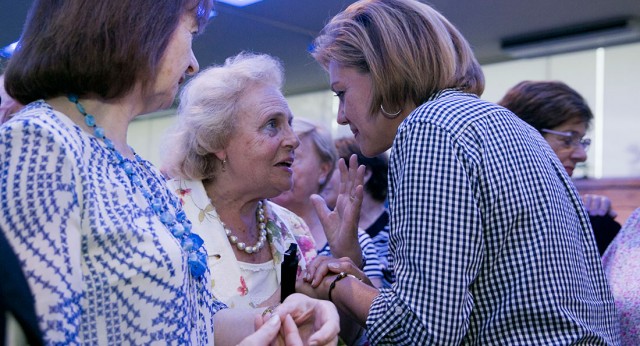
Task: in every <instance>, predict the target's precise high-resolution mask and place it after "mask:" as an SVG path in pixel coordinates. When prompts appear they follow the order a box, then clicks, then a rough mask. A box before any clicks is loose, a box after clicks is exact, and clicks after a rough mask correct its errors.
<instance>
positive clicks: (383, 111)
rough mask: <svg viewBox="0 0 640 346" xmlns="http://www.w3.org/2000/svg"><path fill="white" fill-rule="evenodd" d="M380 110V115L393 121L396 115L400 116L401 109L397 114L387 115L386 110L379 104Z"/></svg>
mask: <svg viewBox="0 0 640 346" xmlns="http://www.w3.org/2000/svg"><path fill="white" fill-rule="evenodd" d="M380 110H381V111H382V114H383V115H384V116H385V117H386V118H389V119H393V118H395V117H397V116H398V115H400V113H401V112H402V108H400V109H399V110H398V111H397V112H395V113H389V112H387V111H386V110H384V107H383V106H382V104H380Z"/></svg>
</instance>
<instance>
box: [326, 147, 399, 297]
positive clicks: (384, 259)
mask: <svg viewBox="0 0 640 346" xmlns="http://www.w3.org/2000/svg"><path fill="white" fill-rule="evenodd" d="M334 142H335V146H336V150H337V151H338V157H339V158H342V159H344V160H345V162H349V158H350V157H351V155H356V156H357V158H358V164H359V165H363V166H364V167H365V175H364V196H363V200H362V209H361V211H360V221H359V222H358V227H360V228H361V229H363V230H364V231H365V232H366V233H367V234H368V235H369V236H370V237H371V240H372V241H373V244H374V245H375V246H376V249H377V251H378V258H379V259H380V264H381V265H382V274H383V281H382V285H383V286H384V287H390V286H391V284H392V283H393V281H394V279H393V272H392V270H391V268H390V266H389V260H388V255H389V210H388V209H387V207H386V202H387V184H388V181H387V178H388V174H387V170H388V169H389V159H388V158H387V154H386V153H382V154H379V155H376V156H373V157H366V156H364V155H362V152H360V148H359V147H358V143H357V142H356V140H355V138H354V137H342V138H338V139H336V140H335V141H334ZM339 183H340V172H339V171H338V170H334V171H333V174H332V176H331V179H330V180H329V183H328V184H327V185H326V186H325V187H324V189H323V190H322V192H321V196H322V197H323V198H324V199H325V200H326V201H327V204H328V205H329V207H330V208H333V205H335V202H336V200H337V195H338V192H339V191H338V188H339Z"/></svg>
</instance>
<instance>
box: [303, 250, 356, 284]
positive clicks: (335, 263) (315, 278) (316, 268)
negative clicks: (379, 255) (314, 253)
mask: <svg viewBox="0 0 640 346" xmlns="http://www.w3.org/2000/svg"><path fill="white" fill-rule="evenodd" d="M319 257H324V258H322V259H320V260H318V261H317V262H316V259H318V258H319ZM316 259H314V261H313V262H312V265H311V266H310V268H309V269H312V272H311V271H309V272H307V275H306V276H305V280H306V281H308V282H311V286H312V287H314V288H316V287H318V286H319V285H320V284H321V283H322V281H323V280H324V278H325V277H326V276H327V275H331V274H338V273H340V272H345V273H347V274H353V275H355V276H357V277H359V278H362V277H363V276H364V273H363V272H362V271H360V269H359V268H358V266H356V265H355V263H353V261H352V260H351V259H350V258H348V257H342V258H333V257H328V256H318V257H316Z"/></svg>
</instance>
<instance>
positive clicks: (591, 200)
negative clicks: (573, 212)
mask: <svg viewBox="0 0 640 346" xmlns="http://www.w3.org/2000/svg"><path fill="white" fill-rule="evenodd" d="M582 200H583V202H584V207H585V209H587V212H588V213H589V215H591V216H604V215H607V214H609V215H611V216H612V217H615V215H617V213H616V212H614V211H612V210H611V200H610V199H609V198H608V197H606V196H602V195H593V194H585V195H584V196H583V198H582Z"/></svg>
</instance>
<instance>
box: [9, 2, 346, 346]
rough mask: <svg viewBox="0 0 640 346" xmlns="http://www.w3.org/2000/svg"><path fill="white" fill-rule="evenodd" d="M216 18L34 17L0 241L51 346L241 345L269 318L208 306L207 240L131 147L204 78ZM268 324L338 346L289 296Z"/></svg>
mask: <svg viewBox="0 0 640 346" xmlns="http://www.w3.org/2000/svg"><path fill="white" fill-rule="evenodd" d="M211 9H212V3H211V1H209V0H178V1H173V0H162V1H157V0H153V1H151V0H142V1H141V0H135V1H134V0H122V1H118V2H104V1H95V0H93V1H86V0H65V1H53V0H39V1H35V2H34V3H33V5H32V7H31V9H30V12H29V15H28V17H27V21H26V23H25V26H24V31H23V33H22V35H21V38H20V44H19V45H18V47H17V49H16V50H15V52H14V54H13V57H12V58H11V59H10V61H9V64H8V66H7V69H6V71H5V78H6V79H5V86H6V90H7V93H8V94H9V95H10V96H11V97H13V98H14V99H16V100H17V101H18V102H20V103H21V104H25V105H26V106H25V109H24V110H23V111H21V112H19V113H18V114H17V115H16V117H15V118H14V119H12V120H11V121H9V122H7V123H5V124H4V125H3V126H0V166H2V170H0V181H3V182H7V184H6V185H4V184H3V186H2V189H0V228H1V229H2V232H3V234H4V235H5V237H6V238H7V241H8V243H9V245H10V246H11V248H12V249H13V250H14V252H15V253H16V254H17V255H18V260H19V263H20V264H21V266H22V272H23V274H24V275H25V277H26V279H27V282H28V285H29V287H30V289H31V290H32V292H33V297H34V300H35V311H36V314H37V319H38V323H39V327H40V329H41V331H42V336H43V339H44V343H45V344H60V345H67V344H72V345H77V344H97V345H107V344H109V345H111V344H132V345H140V344H184V345H205V344H213V343H214V339H215V343H216V344H218V345H226V344H237V343H238V342H240V341H241V340H242V339H243V338H244V337H245V336H247V335H249V334H251V333H252V332H253V331H254V329H255V328H256V327H258V326H260V325H261V322H263V320H264V318H268V316H261V314H262V312H263V310H265V309H245V310H243V311H235V309H227V308H226V306H225V305H224V304H223V303H222V302H219V301H216V300H214V299H212V295H211V291H210V286H211V284H210V276H209V275H210V272H209V269H208V268H207V263H206V253H205V251H204V248H203V247H202V239H201V238H200V237H198V236H197V235H196V234H194V233H191V232H190V229H191V223H190V222H189V220H188V219H187V218H186V215H185V214H184V211H183V210H182V208H181V206H180V202H179V200H178V198H176V197H175V196H174V195H173V194H172V193H171V191H170V190H169V189H168V188H167V187H166V185H165V183H166V182H165V180H164V178H163V177H162V176H161V174H160V172H159V171H158V170H157V169H156V168H155V167H153V165H151V164H150V163H149V162H148V161H146V160H144V159H142V158H141V157H139V156H138V155H136V154H135V152H134V151H133V149H132V148H131V147H130V146H129V145H128V144H127V130H128V127H129V124H130V123H131V121H133V120H134V119H135V118H136V117H137V116H138V115H141V114H146V113H149V112H153V111H156V110H159V109H163V108H167V107H170V106H171V105H172V104H173V101H174V98H175V95H176V93H177V90H178V88H179V87H180V84H181V83H182V82H183V81H184V80H185V79H186V78H187V77H188V76H190V75H193V74H195V73H196V72H197V71H198V69H199V66H198V62H197V60H196V58H195V57H194V55H193V51H192V49H191V47H192V46H191V45H192V40H193V38H194V36H196V35H197V34H198V33H200V32H201V31H202V30H203V29H204V26H205V25H206V22H207V20H208V18H209V13H210V12H211ZM45 33H46V34H45ZM114 38H117V39H114ZM25 165H27V166H25ZM272 312H273V314H277V315H278V317H274V318H276V320H275V321H276V322H277V323H282V322H285V321H287V318H286V316H287V315H291V316H292V317H293V318H294V319H295V322H296V324H297V325H298V326H300V329H299V331H300V333H299V334H300V335H301V337H302V339H303V340H305V342H319V343H333V341H334V340H336V339H337V331H338V329H339V326H338V322H337V321H335V319H337V318H338V315H337V312H336V311H335V307H333V306H332V305H331V304H329V303H326V302H323V301H318V300H313V299H310V298H308V297H306V296H304V295H292V296H291V297H289V299H288V300H287V301H285V302H284V303H283V304H281V305H280V306H278V308H277V309H274V310H273V311H272ZM214 314H215V318H214ZM214 326H215V327H214ZM214 329H215V331H216V332H215V333H214ZM284 330H285V328H284V325H282V331H283V332H284ZM281 337H282V336H278V337H277V338H281ZM280 341H281V339H280Z"/></svg>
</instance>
